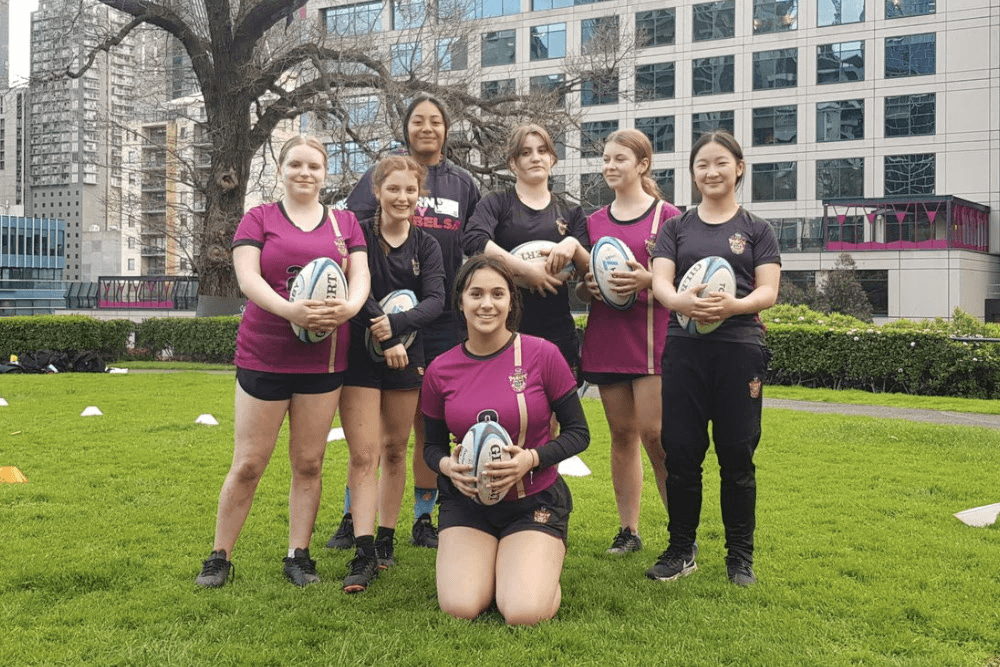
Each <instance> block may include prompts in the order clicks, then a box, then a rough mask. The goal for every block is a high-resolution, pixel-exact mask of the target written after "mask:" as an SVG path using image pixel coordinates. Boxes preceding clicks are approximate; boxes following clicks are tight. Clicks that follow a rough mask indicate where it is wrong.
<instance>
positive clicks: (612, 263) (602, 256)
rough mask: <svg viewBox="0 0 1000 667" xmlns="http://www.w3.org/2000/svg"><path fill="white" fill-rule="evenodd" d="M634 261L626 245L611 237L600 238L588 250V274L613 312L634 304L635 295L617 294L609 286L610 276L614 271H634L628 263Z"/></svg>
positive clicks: (633, 293) (633, 256)
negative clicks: (589, 273)
mask: <svg viewBox="0 0 1000 667" xmlns="http://www.w3.org/2000/svg"><path fill="white" fill-rule="evenodd" d="M634 261H635V255H633V254H632V251H631V250H630V249H629V247H628V246H627V245H625V244H624V243H623V242H622V241H621V240H619V239H616V238H615V237H613V236H602V237H601V238H599V239H597V243H595V244H594V247H593V248H592V249H591V250H590V272H591V273H592V274H593V275H594V282H595V283H597V290H598V291H599V292H600V293H601V298H602V299H604V303H606V304H607V305H608V306H609V307H611V308H614V309H615V310H628V309H629V308H631V307H632V304H634V303H635V299H636V296H637V294H636V293H635V292H632V293H631V294H627V295H626V294H619V293H618V292H615V291H614V288H613V286H612V284H611V274H612V273H614V272H615V271H618V272H627V271H634V270H635V269H633V268H632V267H631V266H629V265H628V263H629V262H634Z"/></svg>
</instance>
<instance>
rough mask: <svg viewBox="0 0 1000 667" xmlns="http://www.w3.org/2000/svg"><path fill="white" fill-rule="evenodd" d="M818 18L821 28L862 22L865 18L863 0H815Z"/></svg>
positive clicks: (817, 23)
mask: <svg viewBox="0 0 1000 667" xmlns="http://www.w3.org/2000/svg"><path fill="white" fill-rule="evenodd" d="M817 2H818V6H817V15H818V20H817V22H816V25H818V26H820V27H821V28H822V27H824V26H828V25H844V24H846V23H862V22H863V21H864V20H865V0H817Z"/></svg>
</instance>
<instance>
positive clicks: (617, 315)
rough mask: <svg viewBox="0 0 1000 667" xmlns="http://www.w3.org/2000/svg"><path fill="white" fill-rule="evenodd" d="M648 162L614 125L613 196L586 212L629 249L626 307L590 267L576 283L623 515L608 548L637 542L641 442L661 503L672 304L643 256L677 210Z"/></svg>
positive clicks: (619, 284)
mask: <svg viewBox="0 0 1000 667" xmlns="http://www.w3.org/2000/svg"><path fill="white" fill-rule="evenodd" d="M652 164H653V146H652V144H650V142H649V139H648V138H647V137H646V135H645V134H643V133H642V132H640V131H639V130H633V129H628V130H619V131H617V132H613V133H612V134H611V135H610V136H609V137H608V139H607V141H606V142H605V145H604V179H605V181H607V184H608V187H610V188H611V189H612V190H614V193H615V200H614V201H613V202H612V203H611V205H610V206H605V207H604V208H602V209H600V210H598V211H596V212H594V213H593V214H591V215H590V217H589V218H587V232H588V234H589V236H590V238H591V240H592V241H593V242H596V241H597V240H598V239H599V238H601V237H602V236H613V237H615V238H617V239H619V240H621V241H623V242H624V243H625V244H626V245H627V246H628V248H629V249H630V250H631V251H632V254H633V255H635V259H636V261H634V262H631V263H630V266H631V267H632V269H633V270H632V271H630V272H629V271H622V272H618V273H614V274H612V277H613V281H614V284H615V291H616V292H618V293H619V294H622V295H628V294H632V293H636V302H635V305H633V306H632V307H631V308H630V309H628V310H625V311H621V310H615V309H614V308H611V307H610V306H607V305H605V304H604V302H603V301H602V300H601V294H600V291H599V290H598V289H597V284H596V283H595V282H594V276H593V274H591V273H589V272H588V273H587V275H586V280H585V282H583V283H581V284H580V286H578V288H577V294H578V295H579V296H580V297H581V298H582V299H583V300H585V301H590V302H591V303H590V314H589V316H588V317H587V329H586V331H585V332H584V337H583V355H582V356H583V359H582V361H583V379H584V380H586V381H587V382H589V383H591V384H595V385H597V386H598V387H599V389H600V392H601V402H602V403H603V404H604V414H605V415H606V416H607V419H608V426H609V427H610V429H611V479H612V481H613V483H614V488H615V501H616V502H617V504H618V518H619V521H620V522H621V527H620V528H619V531H618V535H617V536H616V537H615V539H614V541H613V542H612V543H611V547H610V548H609V549H608V553H612V554H625V553H629V552H632V551H639V550H640V549H642V539H641V538H640V537H639V505H640V500H641V498H642V458H641V455H640V452H639V444H640V442H641V443H642V446H643V447H644V448H645V449H646V453H647V454H648V455H649V460H650V462H651V463H652V466H653V474H654V475H655V476H656V488H657V489H658V490H659V492H660V497H661V498H662V499H663V503H664V506H666V502H667V499H666V486H665V484H666V479H667V471H666V467H665V466H664V463H663V458H664V457H663V447H662V446H661V445H660V378H659V375H660V363H659V360H660V357H661V356H662V354H663V344H664V342H665V340H666V335H667V323H668V321H669V320H670V311H669V310H667V309H666V308H664V307H663V306H662V305H660V304H659V303H657V302H656V299H654V298H653V295H652V282H653V275H652V273H650V263H649V262H650V250H651V248H652V246H653V243H654V242H655V241H656V233H657V231H659V228H660V225H661V224H662V223H663V221H664V220H667V219H669V218H672V217H674V216H675V215H679V214H680V211H679V210H678V209H677V208H676V207H674V206H673V205H672V204H670V203H669V202H665V201H663V195H662V194H661V193H660V189H659V188H658V187H657V185H656V182H655V181H654V180H653V179H652V177H651V176H650V175H649V172H650V169H651V168H652Z"/></svg>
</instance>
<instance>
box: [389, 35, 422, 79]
mask: <svg viewBox="0 0 1000 667" xmlns="http://www.w3.org/2000/svg"><path fill="white" fill-rule="evenodd" d="M419 66H420V42H404V43H402V44H393V45H392V64H391V65H390V71H391V72H392V75H393V76H403V75H405V74H409V73H410V72H412V71H413V70H415V69H416V68H417V67H419Z"/></svg>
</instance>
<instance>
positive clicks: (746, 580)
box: [726, 556, 757, 587]
mask: <svg viewBox="0 0 1000 667" xmlns="http://www.w3.org/2000/svg"><path fill="white" fill-rule="evenodd" d="M726 574H728V575H729V581H731V582H733V583H734V584H736V585H737V586H744V587H746V586H753V585H754V584H756V583H757V577H755V576H754V573H753V564H752V563H751V562H750V561H748V560H747V559H746V558H743V557H742V556H727V557H726Z"/></svg>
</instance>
